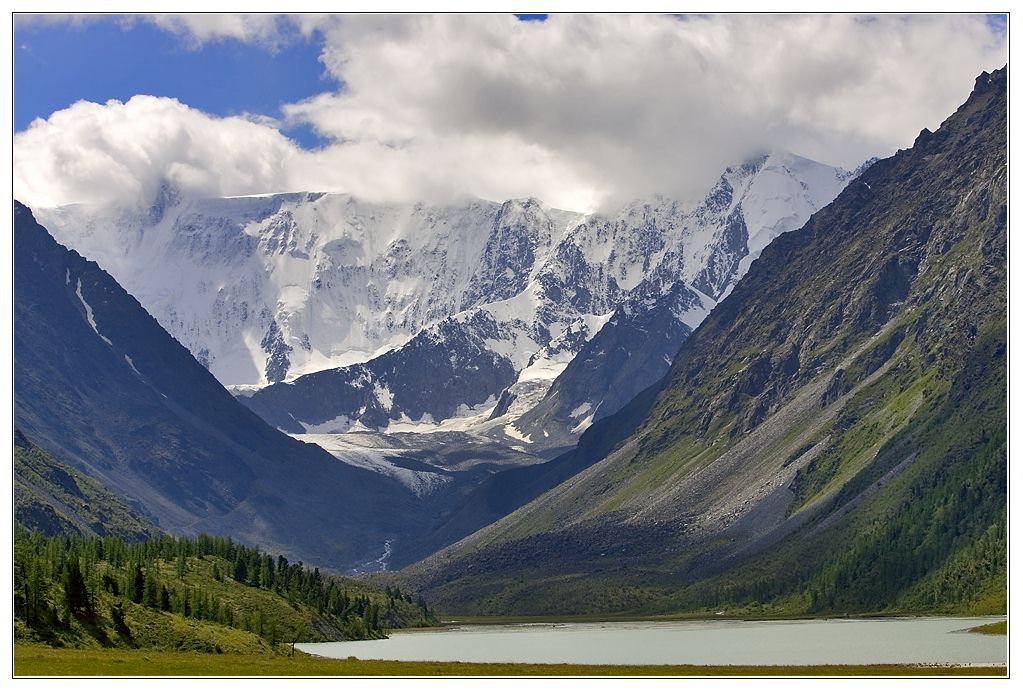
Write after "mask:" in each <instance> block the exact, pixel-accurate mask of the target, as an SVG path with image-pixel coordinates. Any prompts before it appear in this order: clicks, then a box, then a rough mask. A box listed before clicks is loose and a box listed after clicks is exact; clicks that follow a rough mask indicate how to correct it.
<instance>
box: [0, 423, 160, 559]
mask: <svg viewBox="0 0 1023 692" xmlns="http://www.w3.org/2000/svg"><path fill="white" fill-rule="evenodd" d="M14 520H15V521H17V522H19V523H20V524H22V525H23V526H25V527H27V528H30V529H35V530H37V531H40V532H42V533H44V534H46V535H49V536H54V535H57V534H78V535H81V536H107V535H112V536H120V537H121V538H125V539H141V538H147V537H150V536H156V535H159V533H160V530H159V529H158V528H156V527H155V526H154V525H153V523H152V522H151V521H150V520H149V519H147V518H146V517H145V516H143V515H142V514H141V513H140V512H139V511H138V510H136V509H134V508H132V507H130V506H128V505H127V504H126V503H124V502H123V501H122V500H121V499H120V498H118V497H117V496H115V495H113V494H112V493H110V492H109V491H108V490H106V489H105V488H104V487H103V486H101V485H100V484H99V483H97V482H96V481H94V480H93V479H91V478H89V477H88V476H85V475H83V474H81V473H79V472H78V471H75V470H74V469H72V468H71V467H69V466H65V465H64V464H61V463H60V462H59V461H57V460H56V459H54V458H53V457H52V456H50V455H49V454H47V453H46V452H45V451H43V450H42V449H40V448H39V447H36V446H35V445H34V444H32V443H31V442H29V440H28V439H27V438H26V437H25V436H24V435H22V434H21V431H20V430H18V429H17V428H15V429H14Z"/></svg>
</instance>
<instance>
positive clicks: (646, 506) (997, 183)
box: [404, 68, 1008, 614]
mask: <svg viewBox="0 0 1023 692" xmlns="http://www.w3.org/2000/svg"><path fill="white" fill-rule="evenodd" d="M1006 135H1007V74H1006V69H1004V68H1003V69H1002V70H999V71H997V72H994V73H992V74H987V73H984V74H982V75H981V76H980V78H978V80H977V83H976V86H975V89H974V91H973V94H972V95H971V96H970V98H969V100H968V101H967V102H966V103H965V104H964V105H963V106H962V107H961V108H959V110H957V111H956V113H955V114H953V115H952V116H951V117H949V118H948V119H947V120H946V121H945V122H944V123H943V124H942V126H941V128H940V129H939V130H938V131H937V132H930V131H927V130H924V131H922V132H921V133H920V136H919V137H918V138H917V140H916V142H915V144H914V146H913V147H912V148H911V149H909V150H905V151H900V152H899V153H897V154H896V155H895V156H893V157H891V158H889V159H885V160H882V161H878V162H877V163H875V164H874V165H873V166H871V167H870V168H869V169H868V170H867V171H865V172H864V173H863V174H862V175H861V176H860V177H859V178H858V179H857V180H855V181H854V182H853V183H851V184H850V185H849V186H848V187H847V188H846V189H845V190H844V191H843V192H842V193H841V194H839V195H838V197H837V198H836V199H835V201H834V202H832V203H831V204H830V205H828V206H827V207H826V208H824V209H822V210H821V211H819V212H817V213H815V214H814V215H813V216H812V217H811V218H810V220H809V222H808V223H806V225H805V226H803V228H802V229H800V230H799V231H796V232H792V233H788V234H785V235H784V236H782V237H779V238H776V239H775V240H774V241H773V242H772V243H771V244H770V245H769V246H768V247H767V248H765V249H764V250H763V252H762V254H761V255H760V258H759V259H758V260H756V261H755V262H753V263H752V266H751V267H750V269H749V272H748V273H747V274H746V275H745V276H744V277H743V278H742V279H741V280H740V281H739V282H738V283H737V284H736V285H735V287H734V288H733V289H732V290H731V291H730V292H729V293H728V295H727V296H726V297H724V298H723V299H722V300H720V302H718V304H717V305H716V306H715V307H714V309H713V311H712V312H711V314H710V316H709V317H707V319H706V320H704V321H703V322H702V324H700V326H699V327H698V328H697V329H696V330H695V331H694V332H693V334H692V335H691V336H690V337H689V338H688V339H686V340H685V342H684V343H683V344H682V347H681V349H680V351H679V353H678V354H677V356H676V357H675V358H674V361H673V364H672V365H671V368H670V372H669V374H668V375H667V376H666V377H665V378H664V379H663V380H661V381H660V382H659V383H658V384H657V385H655V386H653V387H651V388H649V389H648V390H647V391H646V392H644V393H643V394H642V395H640V396H639V397H637V398H636V399H633V400H632V402H631V403H630V404H628V405H627V406H626V407H625V408H623V409H622V410H621V411H620V412H619V413H617V414H616V415H613V416H610V417H608V418H605V419H603V420H601V421H598V422H596V423H594V424H593V426H591V427H590V428H589V429H588V430H587V431H586V432H585V433H584V434H583V435H582V439H581V441H580V444H579V446H578V447H577V448H576V449H575V450H573V451H572V452H569V453H567V454H566V455H564V456H562V457H559V458H558V459H556V460H554V461H552V462H550V463H548V464H544V465H539V466H533V467H530V468H526V469H520V470H515V471H509V472H507V473H503V474H498V475H497V476H494V477H493V478H492V479H490V480H489V481H488V482H487V483H486V484H484V485H483V486H481V487H480V488H479V489H478V490H477V491H476V494H475V495H474V496H473V497H472V498H470V500H469V501H468V502H467V505H466V506H467V507H475V508H476V509H475V510H473V511H471V512H467V513H466V514H465V515H461V516H460V515H457V514H456V515H454V516H453V518H452V519H451V523H452V524H453V525H457V526H453V527H452V531H453V533H454V534H457V533H459V532H460V531H463V530H464V529H465V527H466V526H467V525H468V524H471V521H470V519H471V517H472V516H478V515H479V512H480V508H491V510H492V511H493V514H492V518H497V515H500V514H501V513H503V512H504V511H510V510H511V509H512V508H514V507H515V506H520V505H524V506H521V507H520V508H519V509H518V510H516V511H514V512H512V513H511V514H510V515H508V516H505V517H504V518H503V519H500V520H499V521H496V523H493V524H491V525H489V526H486V527H485V528H482V529H480V530H479V531H477V532H476V533H474V534H472V535H470V536H468V537H467V538H465V539H463V540H461V541H459V542H457V543H455V544H454V545H452V546H451V547H449V548H447V549H445V550H442V551H440V552H438V553H436V554H434V555H432V556H430V557H429V558H427V559H426V560H424V561H423V562H421V563H419V564H416V565H414V566H412V567H409V568H408V569H407V570H406V571H405V572H404V577H405V579H406V580H407V581H408V582H410V583H412V584H415V585H416V586H418V587H419V588H423V589H426V590H427V592H428V594H429V595H430V597H431V599H432V601H433V602H437V603H439V604H440V607H441V608H442V609H444V610H445V611H446V612H450V613H507V612H514V613H561V614H564V613H585V612H604V613H606V612H614V611H623V612H636V611H642V610H648V611H651V612H660V611H666V610H673V611H685V610H700V609H703V608H714V609H715V610H717V609H726V610H729V611H731V612H752V613H756V612H760V613H764V612H770V611H769V610H768V611H765V610H762V608H763V606H764V604H773V606H772V607H774V608H776V609H778V612H786V611H787V612H820V613H844V612H859V613H862V612H883V611H897V612H907V611H922V612H936V611H937V612H940V611H943V610H958V611H960V612H962V611H966V612H970V611H975V612H1005V611H1004V608H1005V607H1006V593H1007V592H1006V575H1007V543H1006V535H1007V411H1006V392H1007V377H1006V376H1007V372H1006V369H1007V322H1006V319H1007V274H1006V272H1007V266H1006V260H1007V254H1006V250H1007V225H1006V222H1007V192H1008V190H1007V147H1006ZM598 338H599V337H598ZM566 372H567V370H566ZM455 529H457V530H455ZM442 530H443V529H442Z"/></svg>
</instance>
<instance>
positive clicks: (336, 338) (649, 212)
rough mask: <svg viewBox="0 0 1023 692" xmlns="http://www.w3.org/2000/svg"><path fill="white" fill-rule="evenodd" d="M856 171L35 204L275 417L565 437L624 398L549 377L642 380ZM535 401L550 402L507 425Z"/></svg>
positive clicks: (291, 426) (789, 165)
mask: <svg viewBox="0 0 1023 692" xmlns="http://www.w3.org/2000/svg"><path fill="white" fill-rule="evenodd" d="M851 177H852V174H851V173H848V172H846V171H843V170H841V169H836V168H832V167H830V166H825V165H822V164H819V163H815V162H812V161H809V160H807V159H803V158H800V157H798V156H795V155H792V154H788V153H780V152H775V153H772V154H770V155H763V156H758V157H756V158H754V159H751V160H749V161H747V162H745V163H743V164H741V165H737V166H734V167H731V168H729V169H727V170H726V171H725V172H724V173H723V174H722V175H721V177H720V179H719V180H718V182H717V184H716V185H715V186H714V188H713V189H712V190H711V191H710V192H709V194H708V195H707V196H706V197H705V198H704V199H702V200H670V199H665V198H662V197H655V198H652V199H648V200H639V201H635V202H632V203H630V204H627V205H624V206H622V207H621V208H619V209H617V210H613V211H609V212H602V213H598V214H590V215H583V214H578V213H573V212H566V211H561V210H556V209H551V208H549V207H546V206H545V205H543V204H542V203H541V202H539V201H537V200H534V199H527V200H510V201H507V202H505V203H503V204H498V203H493V202H487V201H481V200H473V201H469V202H466V203H464V204H461V205H449V206H429V205H424V204H418V205H410V206H392V205H380V204H370V203H367V202H364V201H361V200H358V199H355V198H353V197H351V196H348V195H343V194H316V193H291V194H276V195H267V196H260V197H244V198H226V199H208V200H187V199H182V198H180V197H179V196H178V195H176V194H175V193H174V191H173V190H169V189H165V190H163V191H162V192H161V195H160V196H159V198H158V199H157V200H155V202H154V203H153V205H152V206H151V208H149V209H145V210H141V211H139V210H124V209H114V208H109V207H108V208H98V207H84V206H69V207H61V208H58V209H50V210H40V211H39V213H38V215H39V217H40V219H41V220H42V221H43V222H44V223H45V224H46V225H47V226H48V227H49V228H51V229H52V230H53V232H54V234H55V236H56V237H57V239H58V240H59V241H60V242H62V243H65V244H67V245H68V246H70V247H73V248H75V249H77V250H79V251H80V252H82V253H83V254H85V255H87V256H90V257H94V258H96V259H97V260H98V261H99V262H100V263H101V264H102V265H103V266H105V267H107V268H108V270H109V271H110V273H111V274H113V275H114V277H115V278H116V279H117V280H118V281H119V282H120V283H121V284H122V285H123V286H124V287H125V288H126V289H127V290H128V291H130V292H131V293H132V294H133V295H134V296H136V297H137V298H138V300H139V301H140V302H141V303H142V304H143V305H144V306H145V307H146V309H147V310H149V312H150V313H151V314H153V315H154V316H155V317H156V318H157V320H158V321H159V322H160V324H161V325H162V326H164V327H165V328H166V329H167V330H168V331H169V332H170V333H171V334H172V335H173V336H175V337H176V338H177V339H178V340H179V341H180V342H181V343H182V344H184V345H185V346H186V347H187V348H188V349H189V350H190V351H191V352H192V353H193V354H194V355H195V356H196V358H197V359H198V360H199V361H200V362H201V363H203V364H204V365H206V367H207V368H209V369H210V371H211V372H212V373H213V374H214V375H215V376H216V377H217V378H218V379H219V380H220V381H221V382H222V383H224V384H226V385H229V386H234V389H235V391H236V392H239V393H241V394H242V397H241V398H242V401H243V402H244V403H246V404H247V405H249V406H250V407H251V408H253V409H254V410H256V411H257V412H258V413H260V415H262V416H263V417H264V418H266V419H267V420H268V421H270V422H271V423H273V424H274V425H277V426H278V427H280V428H282V429H285V430H288V431H289V432H293V433H340V432H345V431H347V430H350V429H352V428H355V429H361V428H370V429H391V430H394V429H400V426H402V425H405V426H410V425H411V426H414V425H416V424H419V425H423V424H432V425H436V424H439V423H441V422H442V421H444V420H448V419H452V418H462V419H465V422H466V425H470V424H471V425H474V426H476V427H477V428H478V429H480V430H484V429H485V430H491V431H499V432H500V433H501V434H503V435H506V436H508V437H510V438H513V439H518V440H521V439H526V440H529V441H533V442H537V441H538V439H537V438H538V437H544V436H545V435H544V433H545V432H546V430H545V427H546V426H548V424H550V425H553V423H552V421H554V420H555V419H556V420H557V421H559V425H560V426H561V428H563V430H561V432H562V433H564V434H565V435H567V437H568V438H570V437H571V436H572V435H574V434H578V433H579V432H581V430H582V429H584V428H585V426H586V425H587V424H588V423H589V422H591V421H592V420H593V419H594V415H597V417H600V416H602V415H607V414H609V413H611V412H613V410H612V409H614V408H615V407H616V406H619V405H621V404H622V403H624V401H619V400H620V399H621V398H622V395H621V391H620V390H621V386H620V383H617V382H616V378H615V377H613V376H606V375H607V374H608V373H607V372H605V376H604V377H603V380H604V382H603V384H599V383H598V384H597V385H595V386H586V387H568V386H566V385H565V384H564V382H562V386H561V387H559V388H558V391H560V392H561V393H562V394H561V395H560V399H559V401H560V403H559V404H558V406H556V407H554V408H553V409H552V408H551V406H550V401H549V397H550V396H552V393H554V390H553V389H552V388H551V384H552V383H554V382H555V380H556V379H557V378H559V376H562V375H564V376H565V377H568V376H569V375H571V376H572V377H585V378H589V379H590V380H592V379H593V373H594V372H595V370H601V369H603V370H604V371H610V370H611V369H619V370H620V369H621V368H623V367H625V365H624V363H625V362H626V361H629V363H630V364H629V365H628V370H629V371H630V372H633V374H634V376H633V377H630V378H629V382H630V386H634V385H635V384H637V383H642V382H646V381H649V382H653V381H654V380H656V379H657V377H659V376H660V374H662V373H663V371H664V369H666V367H667V363H666V361H670V358H671V357H672V356H673V355H674V351H675V350H677V348H678V344H680V343H681V340H682V339H684V338H685V336H686V335H688V333H689V332H690V331H691V330H692V329H694V328H695V327H696V326H697V325H698V324H699V322H700V321H701V320H702V319H703V317H704V316H706V314H707V313H708V312H709V311H710V310H711V309H712V308H713V306H714V304H715V301H717V300H719V299H720V298H721V297H723V296H724V295H725V294H727V292H728V291H729V290H730V289H731V287H732V286H733V285H734V283H735V281H736V280H737V279H738V278H739V277H740V276H741V275H742V274H743V273H744V272H745V270H746V269H747V268H748V267H749V264H750V263H751V262H752V260H753V259H754V258H755V257H756V256H757V255H758V254H759V252H760V251H761V250H762V249H763V248H764V247H765V246H766V245H767V244H768V243H769V242H770V240H771V239H773V238H774V237H775V236H777V235H778V234H780V233H783V232H785V231H789V230H793V229H795V228H798V227H799V226H801V225H802V224H803V223H804V222H805V221H806V219H807V218H809V216H810V214H812V213H813V212H814V211H816V210H817V209H819V208H820V207H822V206H824V205H826V204H827V203H828V202H830V201H831V200H832V199H833V198H834V197H835V196H836V195H837V194H838V192H839V191H840V190H841V189H842V187H843V186H844V185H845V184H846V183H847V182H848V181H849V180H850V179H851ZM644 316H646V317H644ZM645 319H655V320H656V322H657V326H658V328H659V329H662V331H663V332H664V335H663V337H662V338H660V339H659V340H656V344H657V347H656V348H653V347H648V348H641V349H639V348H637V349H629V348H625V349H624V351H622V352H620V353H618V355H617V356H615V357H614V358H610V359H608V358H606V357H605V356H607V354H608V350H607V349H603V351H601V350H599V349H598V350H596V351H595V350H594V349H590V351H589V352H587V353H588V355H587V362H588V363H589V365H588V367H587V368H582V367H576V368H569V363H570V362H572V361H573V359H574V358H575V357H576V355H577V354H579V353H580V351H582V350H584V348H585V347H586V344H587V343H590V342H591V341H592V340H593V339H594V336H595V335H597V334H598V333H600V334H601V335H602V336H601V340H600V343H603V344H611V343H613V342H616V343H619V345H621V342H622V339H623V338H626V337H625V336H624V335H626V334H629V335H630V336H628V337H627V339H635V338H636V335H638V334H641V333H643V332H641V331H637V330H641V329H644V327H643V326H642V324H643V323H644V320H645ZM616 333H617V334H619V336H615V334H616ZM593 343H594V344H596V343H597V342H596V341H593ZM633 351H634V352H636V354H637V355H636V356H635V357H633V356H632V355H631V354H632V352H633ZM630 358H631V360H630ZM587 372H588V373H589V374H586V373H587ZM573 373H574V374H573ZM597 379H598V380H599V379H601V378H599V377H598V378H597ZM649 382H648V383H649ZM274 383H276V384H274ZM267 385H272V386H267ZM644 386H645V385H644ZM611 389H613V390H615V392H616V395H615V396H614V397H612V398H613V399H614V401H611V400H608V401H607V402H606V403H605V399H606V398H607V395H608V391H609V390H611ZM257 390H258V391H257ZM570 390H571V391H575V392H577V394H575V395H573V396H567V395H565V392H567V391H570ZM583 392H584V393H583ZM579 397H583V398H585V399H586V400H585V401H579V400H578V399H579ZM545 399H546V400H547V403H546V404H544V406H546V409H545V410H548V412H547V413H544V412H543V411H541V412H534V413H533V414H532V415H530V416H527V418H528V421H529V425H528V426H527V425H526V422H527V421H526V419H523V420H522V421H520V418H522V417H523V416H526V414H527V413H528V412H530V411H532V410H533V409H534V408H535V407H536V406H538V405H540V404H541V402H544V401H545ZM566 407H570V408H566ZM554 409H556V411H555V410H554ZM530 426H531V427H530ZM527 427H529V430H528V431H527V430H526V428H527ZM556 437H557V436H556ZM558 439H559V440H560V439H561V437H558ZM569 441H570V440H569Z"/></svg>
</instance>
